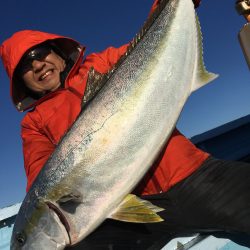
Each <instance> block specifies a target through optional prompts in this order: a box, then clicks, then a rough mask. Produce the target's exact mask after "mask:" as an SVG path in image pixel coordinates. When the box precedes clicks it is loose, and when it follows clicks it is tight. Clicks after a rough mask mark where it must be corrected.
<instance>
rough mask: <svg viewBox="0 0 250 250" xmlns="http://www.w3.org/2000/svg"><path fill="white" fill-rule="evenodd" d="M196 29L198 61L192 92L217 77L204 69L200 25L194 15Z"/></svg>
mask: <svg viewBox="0 0 250 250" xmlns="http://www.w3.org/2000/svg"><path fill="white" fill-rule="evenodd" d="M196 28H197V46H198V55H197V57H198V60H197V68H196V72H195V80H194V83H193V85H192V90H191V91H192V92H194V91H195V90H197V89H199V88H200V87H202V86H204V85H206V84H207V83H209V82H211V81H213V80H214V79H216V78H217V77H218V75H217V74H214V73H211V72H208V71H207V70H206V68H205V65H204V61H203V45H202V33H201V28H200V23H199V19H198V16H197V15H196Z"/></svg>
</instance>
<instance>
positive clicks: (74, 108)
mask: <svg viewBox="0 0 250 250" xmlns="http://www.w3.org/2000/svg"><path fill="white" fill-rule="evenodd" d="M156 2H158V1H156ZM155 5H156V4H154V7H155ZM154 7H153V8H154ZM47 40H53V42H54V43H55V44H56V45H57V47H59V48H60V49H61V50H63V51H64V52H65V53H66V54H67V56H68V57H70V58H71V59H72V60H73V61H74V65H73V67H72V68H71V70H70V72H69V74H68V76H67V78H66V80H65V86H64V87H63V88H60V89H58V90H57V91H55V92H51V93H49V94H47V95H45V96H44V97H42V98H40V99H39V100H34V99H32V98H30V97H29V96H28V95H27V93H26V92H25V91H24V88H23V86H22V84H23V83H22V82H21V81H20V80H18V79H16V78H15V74H14V71H15V68H16V66H17V64H18V62H19V61H20V59H21V57H22V56H23V54H24V53H25V52H26V51H27V49H29V48H31V47H33V46H34V45H37V44H39V43H42V42H44V41H47ZM127 46H128V45H124V46H122V47H120V48H114V47H110V48H108V49H106V50H104V51H103V52H101V53H92V54H90V55H88V56H87V57H86V58H85V59H84V60H83V52H84V48H83V47H81V46H80V45H79V43H77V42H76V41H74V40H72V39H70V38H66V37H62V36H58V35H54V34H48V33H44V32H39V31H31V30H25V31H20V32H17V33H15V34H14V35H13V36H12V37H11V38H9V39H7V40H6V41H5V42H4V43H3V44H2V46H1V56H2V59H3V63H4V66H5V68H6V71H7V73H8V75H9V77H10V80H11V96H12V99H13V102H14V104H15V105H16V107H17V108H18V109H19V110H20V111H24V110H27V109H29V111H28V112H27V114H26V115H25V117H24V118H23V121H22V123H21V128H22V130H21V135H22V140H23V154H24V166H25V171H26V175H27V180H28V183H27V191H28V190H29V188H30V186H31V185H32V183H33V181H34V180H35V178H36V176H37V175H38V173H39V172H40V170H41V168H42V167H43V166H44V164H45V162H46V161H47V160H48V158H49V156H50V155H51V154H52V152H53V151H54V149H55V147H56V146H57V145H58V143H59V141H60V139H61V138H62V136H63V135H64V134H65V133H66V132H67V131H68V129H69V128H70V127H71V125H72V124H73V123H74V121H75V119H76V118H77V116H78V114H79V112H80V110H81V100H82V97H83V94H84V90H85V87H86V81H87V78H88V71H89V69H90V68H91V67H94V69H95V70H96V71H98V72H100V73H106V72H107V71H108V70H109V69H110V68H111V67H112V66H113V65H114V64H115V63H116V62H117V60H118V59H119V58H120V57H121V55H123V54H124V53H125V52H126V49H127ZM82 60H83V61H82ZM207 157H208V154H207V153H205V152H203V151H201V150H199V149H197V148H196V147H195V146H194V145H193V144H192V143H191V142H190V141H189V140H188V139H186V138H185V137H184V136H183V135H181V134H180V133H179V132H178V131H177V130H175V131H174V132H173V134H172V136H171V138H170V139H169V142H168V144H167V145H166V147H165V149H164V150H163V152H162V154H161V156H160V157H159V159H158V160H157V161H156V162H155V164H154V165H153V166H152V167H151V169H150V170H149V171H148V173H147V174H146V176H145V177H144V178H143V179H142V181H141V182H140V183H139V185H138V187H137V188H136V190H135V192H136V193H138V194H154V193H159V192H161V191H167V190H168V189H169V188H170V187H171V186H173V185H174V184H176V183H177V182H179V181H180V180H182V179H184V178H185V177H187V176H189V175H190V174H191V173H193V172H194V171H195V170H196V169H197V168H198V167H199V166H200V165H201V164H202V163H203V162H204V161H205V160H206V159H207Z"/></svg>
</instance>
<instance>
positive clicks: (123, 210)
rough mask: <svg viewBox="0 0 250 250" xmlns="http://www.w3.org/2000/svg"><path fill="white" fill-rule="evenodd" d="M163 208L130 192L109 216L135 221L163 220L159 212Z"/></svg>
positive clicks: (150, 221) (115, 218)
mask: <svg viewBox="0 0 250 250" xmlns="http://www.w3.org/2000/svg"><path fill="white" fill-rule="evenodd" d="M163 210H164V209H163V208H160V207H157V206H155V205H153V204H152V203H151V202H149V201H146V200H142V199H140V198H139V197H137V196H136V195H133V194H128V195H127V196H126V197H125V198H124V200H123V201H122V202H121V204H120V205H119V206H118V208H117V209H116V210H115V211H114V212H113V213H112V214H111V215H110V216H109V217H108V218H110V219H114V220H119V221H126V222H134V223H154V222H161V221H163V219H162V218H161V217H160V216H159V215H158V214H157V213H158V212H160V211H163Z"/></svg>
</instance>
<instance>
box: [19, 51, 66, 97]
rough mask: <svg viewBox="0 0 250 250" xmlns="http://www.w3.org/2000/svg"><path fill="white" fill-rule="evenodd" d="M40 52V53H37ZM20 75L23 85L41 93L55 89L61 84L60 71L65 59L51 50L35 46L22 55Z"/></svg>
mask: <svg viewBox="0 0 250 250" xmlns="http://www.w3.org/2000/svg"><path fill="white" fill-rule="evenodd" d="M39 53H40V54H39ZM23 60H24V62H23V64H24V67H23V68H22V69H21V76H22V79H23V80H24V83H25V85H26V86H27V87H28V88H29V89H30V90H32V91H34V92H36V93H39V94H41V95H43V94H46V93H48V92H51V91H55V90H56V89H58V87H59V86H60V85H61V82H60V73H61V72H62V71H64V69H65V61H64V60H63V59H62V58H61V57H60V56H59V55H57V54H56V53H55V52H54V51H53V50H51V49H49V50H48V49H47V52H46V51H45V49H44V48H42V49H41V48H40V47H37V48H35V49H34V50H31V51H30V52H29V53H28V55H27V56H26V57H24V59H23Z"/></svg>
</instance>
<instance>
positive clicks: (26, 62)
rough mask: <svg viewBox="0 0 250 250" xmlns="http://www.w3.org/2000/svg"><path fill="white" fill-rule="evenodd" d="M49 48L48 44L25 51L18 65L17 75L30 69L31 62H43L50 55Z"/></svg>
mask: <svg viewBox="0 0 250 250" xmlns="http://www.w3.org/2000/svg"><path fill="white" fill-rule="evenodd" d="M51 50H52V48H51V46H50V45H48V44H44V45H40V46H37V47H35V48H32V49H31V50H29V51H27V52H26V53H25V54H24V55H23V57H22V59H21V61H20V62H19V64H18V72H19V74H24V73H26V72H27V71H29V70H31V69H32V62H33V61H34V60H38V61H43V60H44V59H45V58H46V57H47V56H48V55H49V54H50V53H51Z"/></svg>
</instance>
